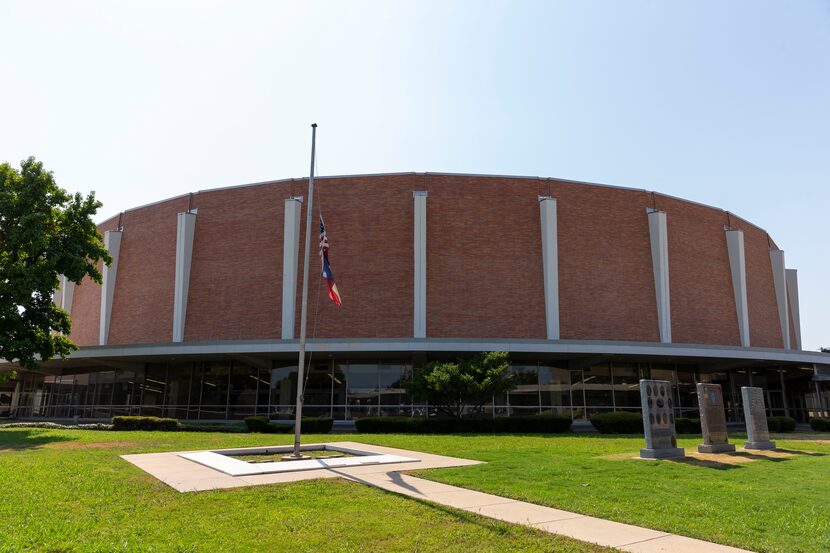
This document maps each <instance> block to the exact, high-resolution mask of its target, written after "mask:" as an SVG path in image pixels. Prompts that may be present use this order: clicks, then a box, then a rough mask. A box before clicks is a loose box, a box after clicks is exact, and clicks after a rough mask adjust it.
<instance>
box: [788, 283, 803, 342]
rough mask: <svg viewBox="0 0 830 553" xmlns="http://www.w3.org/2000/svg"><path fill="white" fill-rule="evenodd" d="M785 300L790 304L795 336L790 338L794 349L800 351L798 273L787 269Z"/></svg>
mask: <svg viewBox="0 0 830 553" xmlns="http://www.w3.org/2000/svg"><path fill="white" fill-rule="evenodd" d="M787 300H788V301H789V304H790V314H791V315H792V317H793V327H794V330H795V336H793V337H792V341H793V342H795V343H794V344H793V345H794V346H795V349H798V350H800V349H802V345H801V311H800V309H799V308H798V271H796V270H795V269H787Z"/></svg>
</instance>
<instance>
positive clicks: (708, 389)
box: [697, 383, 735, 453]
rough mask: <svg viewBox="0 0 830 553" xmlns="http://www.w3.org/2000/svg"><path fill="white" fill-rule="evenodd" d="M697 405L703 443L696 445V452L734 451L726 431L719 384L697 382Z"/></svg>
mask: <svg viewBox="0 0 830 553" xmlns="http://www.w3.org/2000/svg"><path fill="white" fill-rule="evenodd" d="M697 405H698V407H699V408H700V428H701V431H702V432H703V444H701V445H699V446H697V451H698V453H726V452H729V451H735V446H734V445H732V444H730V443H729V435H728V434H727V432H726V412H725V411H724V407H723V391H721V387H720V384H703V383H698V385H697Z"/></svg>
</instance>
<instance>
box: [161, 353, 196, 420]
mask: <svg viewBox="0 0 830 553" xmlns="http://www.w3.org/2000/svg"><path fill="white" fill-rule="evenodd" d="M192 372H193V364H192V363H175V364H171V365H169V367H168V369H167V386H166V394H167V397H166V398H165V408H164V416H165V417H171V418H174V419H186V418H188V405H189V403H190V401H191V396H192V395H194V394H192V390H191V385H192V383H191V373H192ZM198 394H199V391H198V388H197V390H196V394H195V399H194V400H193V401H195V402H198V400H199V395H198Z"/></svg>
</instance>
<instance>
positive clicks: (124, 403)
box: [112, 370, 136, 416]
mask: <svg viewBox="0 0 830 553" xmlns="http://www.w3.org/2000/svg"><path fill="white" fill-rule="evenodd" d="M135 383H136V373H135V371H126V370H117V371H115V384H114V387H113V394H112V405H113V408H112V414H113V416H118V415H129V414H130V407H131V406H132V405H134V404H135V402H134V399H133V394H134V392H135Z"/></svg>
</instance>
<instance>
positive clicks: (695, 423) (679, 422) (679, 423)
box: [674, 417, 703, 434]
mask: <svg viewBox="0 0 830 553" xmlns="http://www.w3.org/2000/svg"><path fill="white" fill-rule="evenodd" d="M674 429H675V430H676V431H677V433H678V434H700V433H701V432H703V430H702V429H701V428H700V419H689V418H686V417H677V418H676V419H674Z"/></svg>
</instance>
